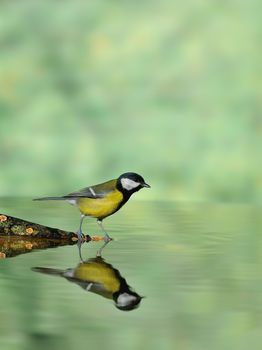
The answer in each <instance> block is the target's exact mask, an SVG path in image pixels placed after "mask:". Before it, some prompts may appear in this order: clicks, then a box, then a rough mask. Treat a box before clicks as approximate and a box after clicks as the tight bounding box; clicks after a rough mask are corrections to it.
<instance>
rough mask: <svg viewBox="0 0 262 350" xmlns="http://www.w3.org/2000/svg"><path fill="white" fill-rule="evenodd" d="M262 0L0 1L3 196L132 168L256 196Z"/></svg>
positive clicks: (174, 193)
mask: <svg viewBox="0 0 262 350" xmlns="http://www.w3.org/2000/svg"><path fill="white" fill-rule="evenodd" d="M260 13H261V9H260V1H258V0H253V1H241V0H239V1H238V0H230V1H226V2H224V1H200V0H199V1H193V0H188V1H184V2H181V1H170V0H169V1H161V2H160V1H139V2H137V1H121V2H120V1H108V0H107V1H100V0H98V1H63V2H62V1H49V0H45V1H42V2H39V1H1V11H0V50H1V54H0V84H1V90H0V118H1V119H0V121H1V124H0V161H1V170H0V195H2V196H10V195H13V196H15V195H29V196H36V195H48V194H49V195H50V194H63V193H66V192H70V191H72V190H76V189H77V188H80V187H84V186H86V185H91V184H94V183H97V182H100V181H101V182H102V181H105V180H107V179H110V178H114V177H117V176H118V175H119V174H121V173H122V172H125V171H136V172H139V173H141V174H142V175H143V176H144V177H145V179H146V180H147V181H148V182H149V183H150V184H151V185H153V186H152V191H151V192H150V194H149V191H143V193H142V192H141V194H139V195H138V196H137V197H139V198H150V199H157V198H159V199H178V200H213V201H236V202H241V201H248V202H256V201H259V199H260V198H261V192H262V190H261V183H262V180H261V178H259V174H258V164H259V159H260V157H259V156H260V154H259V132H260V130H259V126H260V125H259V118H260V117H261V115H260V114H259V99H260V98H261V88H260V87H261V86H260V83H261V69H260V68H259V64H260V59H259V54H260V46H261V45H260V44H259V37H260V38H261V36H260V34H261V31H260V29H261V25H260V23H261V18H260Z"/></svg>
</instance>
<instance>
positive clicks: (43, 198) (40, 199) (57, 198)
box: [33, 197, 66, 201]
mask: <svg viewBox="0 0 262 350" xmlns="http://www.w3.org/2000/svg"><path fill="white" fill-rule="evenodd" d="M65 199H66V198H64V197H42V198H34V199H33V201H62V200H65Z"/></svg>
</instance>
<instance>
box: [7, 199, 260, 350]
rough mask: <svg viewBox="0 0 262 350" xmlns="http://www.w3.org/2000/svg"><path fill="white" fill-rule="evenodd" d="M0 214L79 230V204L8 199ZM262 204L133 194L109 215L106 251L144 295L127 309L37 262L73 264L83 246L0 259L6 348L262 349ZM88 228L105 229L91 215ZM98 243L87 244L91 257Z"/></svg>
mask: <svg viewBox="0 0 262 350" xmlns="http://www.w3.org/2000/svg"><path fill="white" fill-rule="evenodd" d="M0 205H1V206H0V208H1V209H0V211H1V212H2V213H4V214H8V215H13V216H17V217H20V218H23V219H25V220H30V221H33V222H38V223H41V224H43V225H48V226H53V227H59V228H61V229H65V230H68V231H71V230H72V231H74V230H75V228H77V225H78V222H79V215H78V212H77V210H76V209H75V208H73V207H70V206H68V205H67V204H65V203H36V202H32V201H31V200H30V199H27V198H20V199H15V198H3V199H1V201H0ZM260 214H261V210H260V208H258V207H254V206H250V205H244V204H234V205H233V204H232V205H231V204H215V203H205V204H203V203H202V204H201V203H175V202H154V203H153V202H139V201H135V200H134V201H131V202H130V203H128V204H127V205H126V206H125V207H124V208H123V209H122V210H121V211H120V212H119V213H117V214H115V215H114V216H112V217H110V218H108V219H106V220H105V226H106V228H107V229H108V232H109V233H110V235H111V236H112V237H114V239H115V240H114V241H113V242H112V243H110V244H109V245H108V247H106V249H105V250H104V252H103V258H104V259H105V262H106V263H107V264H110V265H112V267H113V268H114V269H115V270H117V271H119V273H120V275H121V276H122V277H123V278H124V279H125V280H126V282H127V283H128V285H129V286H130V287H132V289H133V290H134V291H135V292H137V293H138V294H139V295H141V296H145V298H143V299H142V300H141V302H140V305H139V307H138V308H136V309H134V310H132V311H121V310H119V309H117V308H116V307H115V305H114V302H113V300H110V299H108V298H105V297H103V296H101V295H98V294H94V293H91V292H90V291H86V290H84V289H83V288H81V287H80V286H79V285H77V284H76V283H70V282H69V281H68V280H66V279H65V278H61V277H57V276H49V275H44V274H40V273H36V272H34V271H32V269H31V268H32V267H35V266H41V267H47V268H56V269H62V270H64V269H67V268H75V267H76V266H77V265H78V263H79V256H78V251H77V247H76V246H64V247H59V248H53V249H46V250H38V251H35V252H32V253H30V254H24V255H19V256H17V257H13V258H9V259H1V260H0V300H1V304H0V315H1V317H0V343H1V348H2V349H7V350H8V349H14V350H18V349H19V350H20V349H25V350H30V349H36V348H37V349H46V348H48V347H49V348H50V349H65V350H67V349H72V348H76V347H78V348H92V349H102V348H106V349H108V348H111V349H141V350H142V349H150V350H151V349H153V350H154V349H156V350H159V349H161V350H162V349H179V350H183V349H186V350H187V349H188V350H191V349H192V350H198V349H199V350H203V349H208V350H209V349H223V350H224V349H238V350H241V349H243V350H246V349H247V348H248V347H250V344H251V343H252V349H260V348H261V343H262V303H261V302H262V278H261V265H262V238H261V235H260V233H259V221H260V220H261V219H260V216H261V215H260ZM84 228H85V233H88V234H90V235H96V234H100V232H99V228H98V227H97V225H96V223H95V221H94V220H92V219H90V220H86V222H85V225H84ZM100 245H101V242H92V243H88V244H85V245H83V247H82V250H83V257H84V259H87V260H88V259H90V258H94V257H95V255H96V251H97V249H98V248H99V246H100Z"/></svg>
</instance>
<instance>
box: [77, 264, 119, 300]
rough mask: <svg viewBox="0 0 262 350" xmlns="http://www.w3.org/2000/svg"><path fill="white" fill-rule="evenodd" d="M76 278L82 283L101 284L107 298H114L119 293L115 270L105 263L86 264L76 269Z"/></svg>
mask: <svg viewBox="0 0 262 350" xmlns="http://www.w3.org/2000/svg"><path fill="white" fill-rule="evenodd" d="M74 277H75V278H78V279H80V280H82V281H89V282H93V283H99V284H101V285H102V286H103V288H104V292H106V294H105V295H104V296H105V297H112V294H113V293H115V292H116V291H118V290H119V286H120V282H119V280H118V279H117V278H116V276H115V273H114V271H113V269H112V268H110V267H108V266H107V265H106V264H104V263H96V262H91V263H88V262H85V263H84V264H81V265H79V266H78V267H77V268H76V270H75V272H74Z"/></svg>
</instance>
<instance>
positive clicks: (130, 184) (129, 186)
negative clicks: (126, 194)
mask: <svg viewBox="0 0 262 350" xmlns="http://www.w3.org/2000/svg"><path fill="white" fill-rule="evenodd" d="M121 185H122V187H123V188H124V189H126V190H128V191H129V190H133V189H134V188H136V187H138V186H139V185H140V183H139V182H136V181H133V180H130V179H128V178H126V177H124V178H123V179H121Z"/></svg>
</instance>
